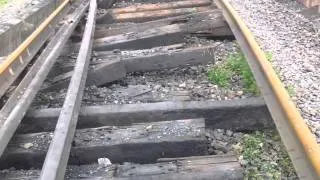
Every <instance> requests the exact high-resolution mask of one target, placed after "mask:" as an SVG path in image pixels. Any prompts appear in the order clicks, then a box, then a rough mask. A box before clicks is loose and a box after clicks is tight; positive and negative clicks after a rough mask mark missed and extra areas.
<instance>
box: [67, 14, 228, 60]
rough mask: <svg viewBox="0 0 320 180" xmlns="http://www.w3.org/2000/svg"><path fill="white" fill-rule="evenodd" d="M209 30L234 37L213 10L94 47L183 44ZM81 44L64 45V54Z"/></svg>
mask: <svg viewBox="0 0 320 180" xmlns="http://www.w3.org/2000/svg"><path fill="white" fill-rule="evenodd" d="M199 32H200V35H203V34H201V32H206V33H207V34H208V38H210V37H212V38H214V37H225V36H232V33H231V31H230V29H229V27H228V25H227V23H226V22H225V21H224V17H223V15H222V13H221V11H220V10H215V11H212V12H211V13H210V15H208V16H207V17H206V18H205V19H201V20H199V19H187V20H184V21H183V22H181V23H176V24H171V25H166V26H161V27H154V28H151V29H147V30H145V31H141V32H131V33H124V34H119V35H115V36H109V37H105V38H99V39H96V40H95V42H94V50H96V51H107V50H114V49H148V48H152V47H156V46H167V45H171V44H178V43H184V42H187V41H188V38H187V37H188V36H197V33H199ZM79 46H80V44H79V43H73V44H69V45H68V46H66V47H65V51H64V53H63V54H64V55H67V54H70V52H74V51H75V49H77V48H78V47H79Z"/></svg>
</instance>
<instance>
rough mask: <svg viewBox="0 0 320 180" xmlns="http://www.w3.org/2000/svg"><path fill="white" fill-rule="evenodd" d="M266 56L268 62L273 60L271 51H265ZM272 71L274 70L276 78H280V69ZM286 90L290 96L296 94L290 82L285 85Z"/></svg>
mask: <svg viewBox="0 0 320 180" xmlns="http://www.w3.org/2000/svg"><path fill="white" fill-rule="evenodd" d="M266 58H267V60H268V61H269V62H272V61H273V56H272V53H271V52H266ZM274 71H275V72H276V74H277V76H278V78H279V79H280V71H279V70H278V69H274ZM286 90H287V92H288V94H289V96H290V97H294V96H295V95H296V90H295V88H294V86H293V85H291V84H289V85H287V86H286Z"/></svg>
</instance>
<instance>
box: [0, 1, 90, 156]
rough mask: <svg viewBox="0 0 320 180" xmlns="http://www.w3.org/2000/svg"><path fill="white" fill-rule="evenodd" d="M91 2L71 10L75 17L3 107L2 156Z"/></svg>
mask: <svg viewBox="0 0 320 180" xmlns="http://www.w3.org/2000/svg"><path fill="white" fill-rule="evenodd" d="M87 8H88V3H85V4H83V3H81V4H80V5H79V7H78V8H77V9H76V10H75V11H74V12H73V13H72V14H71V16H70V19H71V20H72V21H70V22H68V23H66V24H64V25H63V26H62V27H61V28H60V29H59V31H58V32H57V33H56V35H55V36H54V37H53V38H52V40H51V41H50V42H49V44H48V45H47V46H46V48H45V49H44V50H43V51H42V53H41V55H40V56H39V57H38V59H37V61H36V63H35V64H34V65H33V66H32V67H31V69H30V70H29V72H28V73H27V75H26V76H25V77H24V78H23V80H22V81H21V83H20V84H19V86H18V87H17V88H16V89H15V91H14V92H13V94H12V95H11V96H10V98H9V100H8V101H7V102H6V104H5V105H4V107H3V108H2V109H1V111H0V156H1V155H2V154H3V152H4V150H5V148H6V146H7V145H8V142H9V141H10V139H11V137H12V136H13V134H14V133H15V131H16V129H17V127H18V126H19V124H20V122H21V120H22V118H23V117H24V115H25V113H26V112H27V110H28V108H29V106H30V105H31V103H32V101H33V99H34V98H35V96H36V93H37V92H38V91H39V90H40V88H41V85H42V83H43V82H44V80H45V78H46V77H47V75H48V73H49V71H50V69H51V68H52V66H53V65H54V63H55V61H56V59H57V58H58V56H59V54H60V52H61V51H62V49H63V47H64V45H65V44H66V42H67V41H68V39H69V37H70V36H71V34H72V32H73V31H74V29H75V28H76V26H77V24H78V23H79V21H80V19H81V17H82V16H83V15H84V13H85V11H86V9H87Z"/></svg>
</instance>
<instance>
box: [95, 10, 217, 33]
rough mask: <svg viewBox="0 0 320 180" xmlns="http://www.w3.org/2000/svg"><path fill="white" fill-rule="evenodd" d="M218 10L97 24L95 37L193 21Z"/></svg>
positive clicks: (206, 16)
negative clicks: (143, 20)
mask: <svg viewBox="0 0 320 180" xmlns="http://www.w3.org/2000/svg"><path fill="white" fill-rule="evenodd" d="M216 11H219V10H211V11H205V12H197V13H191V14H187V15H181V16H175V17H169V18H164V19H159V20H155V21H149V22H144V23H118V24H110V25H102V24H100V25H97V28H96V32H95V38H102V37H107V36H114V35H119V34H126V33H130V32H142V31H145V30H147V29H152V28H155V27H161V26H166V25H172V24H181V23H183V22H186V21H188V20H191V19H194V20H195V21H201V20H203V19H207V18H208V17H210V16H212V14H213V13H214V12H216Z"/></svg>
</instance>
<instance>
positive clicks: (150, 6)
mask: <svg viewBox="0 0 320 180" xmlns="http://www.w3.org/2000/svg"><path fill="white" fill-rule="evenodd" d="M220 3H221V2H220ZM217 4H218V6H219V7H218V6H217ZM217 4H216V2H213V1H211V0H197V1H195V0H183V1H169V0H161V1H153V0H150V1H135V2H131V1H127V0H125V1H115V2H112V1H98V4H97V2H96V1H95V0H91V1H88V2H87V1H80V0H78V1H75V2H74V4H73V6H75V7H74V8H73V9H72V10H71V11H70V12H69V13H68V15H67V17H68V21H65V22H64V23H62V25H60V29H59V30H58V31H57V32H56V33H55V35H54V36H53V38H52V39H51V40H50V41H49V42H48V44H46V46H45V47H44V48H43V49H42V50H41V52H39V56H38V57H35V60H34V62H33V66H32V67H31V68H29V71H28V72H27V73H26V75H25V76H24V77H19V78H18V80H19V81H20V84H19V85H18V86H16V89H14V90H11V91H10V92H7V93H6V94H5V97H3V99H4V105H3V106H2V109H1V111H0V115H1V121H0V122H1V129H0V145H1V147H2V149H0V150H1V151H0V153H1V158H0V168H1V169H3V170H2V171H0V179H12V178H18V179H19V178H20V179H35V178H40V179H63V178H65V179H79V178H88V179H109V178H112V179H243V178H244V170H243V167H241V164H240V162H239V161H238V157H237V154H236V153H237V151H236V149H235V146H236V145H237V144H238V143H239V142H240V141H241V137H242V133H241V132H252V131H256V130H265V129H274V128H275V125H274V120H273V118H274V116H273V115H274V114H273V113H272V112H271V113H269V111H270V104H266V103H265V101H264V99H263V98H261V97H256V95H255V94H253V93H249V92H247V91H244V90H243V88H244V87H243V86H244V85H243V83H242V82H241V81H240V80H239V77H235V78H233V79H232V82H231V86H232V87H230V88H223V87H219V86H217V85H215V84H213V83H212V82H211V81H210V80H208V75H207V74H208V71H209V70H210V69H211V68H212V67H214V66H215V65H216V64H218V65H219V64H221V63H222V62H223V61H224V59H225V58H226V57H227V56H228V54H230V53H234V52H236V51H238V50H239V46H238V45H237V44H236V42H234V41H233V40H234V38H235V37H234V35H235V36H236V37H237V40H238V41H241V39H240V40H239V39H238V34H236V33H237V32H236V31H235V29H234V27H233V26H230V22H229V19H228V18H225V16H226V15H225V14H224V11H223V10H221V9H220V8H222V9H223V7H222V6H221V4H219V2H218V3H217ZM86 12H87V13H86ZM85 14H86V15H85ZM227 21H228V22H227ZM228 23H229V25H228ZM234 33H235V34H234ZM239 44H240V48H241V49H242V50H243V48H244V46H243V44H242V43H239ZM243 51H244V54H245V55H246V56H247V51H246V50H243ZM249 64H250V63H249ZM250 65H251V64H250ZM253 74H254V75H256V74H255V73H253ZM21 76H22V75H21ZM262 92H264V91H263V88H262ZM262 94H263V93H262ZM263 95H264V94H263ZM80 105H81V106H80ZM271 110H273V109H272V108H271ZM273 111H274V110H273ZM276 125H277V123H276ZM280 134H281V133H280ZM285 144H286V143H285ZM287 148H288V147H287ZM298 175H300V176H301V177H303V176H304V174H302V175H301V174H299V173H298Z"/></svg>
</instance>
